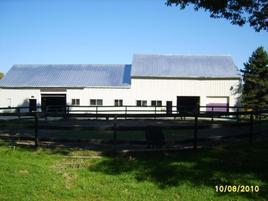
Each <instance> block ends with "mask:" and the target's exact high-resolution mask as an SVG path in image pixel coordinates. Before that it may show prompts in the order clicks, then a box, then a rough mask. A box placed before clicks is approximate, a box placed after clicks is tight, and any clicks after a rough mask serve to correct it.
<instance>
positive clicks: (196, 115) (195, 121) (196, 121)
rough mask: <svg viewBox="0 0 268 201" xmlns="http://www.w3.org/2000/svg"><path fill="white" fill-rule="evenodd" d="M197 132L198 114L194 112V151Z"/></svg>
mask: <svg viewBox="0 0 268 201" xmlns="http://www.w3.org/2000/svg"><path fill="white" fill-rule="evenodd" d="M197 131H198V113H197V111H196V112H195V117H194V149H195V150H196V149H197Z"/></svg>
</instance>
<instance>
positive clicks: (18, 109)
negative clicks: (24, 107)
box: [17, 107, 20, 119]
mask: <svg viewBox="0 0 268 201" xmlns="http://www.w3.org/2000/svg"><path fill="white" fill-rule="evenodd" d="M17 112H18V118H19V119H20V107H18V108H17Z"/></svg>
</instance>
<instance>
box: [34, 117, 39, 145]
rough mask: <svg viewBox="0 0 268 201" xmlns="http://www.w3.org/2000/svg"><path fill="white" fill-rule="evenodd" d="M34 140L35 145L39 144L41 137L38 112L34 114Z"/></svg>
mask: <svg viewBox="0 0 268 201" xmlns="http://www.w3.org/2000/svg"><path fill="white" fill-rule="evenodd" d="M34 120H35V121H34V142H35V147H38V146H39V137H38V114H37V113H35V115H34Z"/></svg>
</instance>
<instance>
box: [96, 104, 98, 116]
mask: <svg viewBox="0 0 268 201" xmlns="http://www.w3.org/2000/svg"><path fill="white" fill-rule="evenodd" d="M96 119H98V106H96Z"/></svg>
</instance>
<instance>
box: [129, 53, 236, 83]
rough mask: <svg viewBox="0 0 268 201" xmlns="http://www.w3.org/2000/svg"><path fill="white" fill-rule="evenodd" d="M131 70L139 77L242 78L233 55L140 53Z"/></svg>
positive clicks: (135, 56) (132, 73)
mask: <svg viewBox="0 0 268 201" xmlns="http://www.w3.org/2000/svg"><path fill="white" fill-rule="evenodd" d="M131 71H132V72H131V76H137V77H182V78H183V77H188V78H191V77H193V78H195V77H204V78H213V77H215V78H230V77H232V78H233V77H234V78H236V77H237V78H240V74H239V71H238V69H237V67H236V66H235V64H234V62H233V59H232V57H231V56H190V55H189V56H186V55H146V54H138V55H134V56H133V61H132V70H131Z"/></svg>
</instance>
